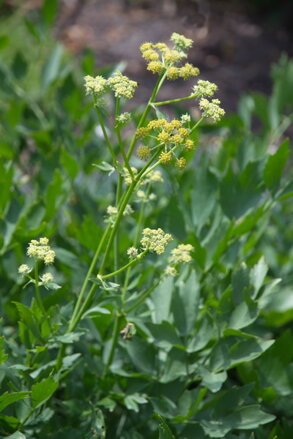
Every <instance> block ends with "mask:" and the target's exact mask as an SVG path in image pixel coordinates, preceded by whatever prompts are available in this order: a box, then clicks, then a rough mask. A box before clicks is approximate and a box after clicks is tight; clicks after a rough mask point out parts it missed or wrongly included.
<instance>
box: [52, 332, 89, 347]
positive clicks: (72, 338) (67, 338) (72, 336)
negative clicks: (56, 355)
mask: <svg viewBox="0 0 293 439" xmlns="http://www.w3.org/2000/svg"><path fill="white" fill-rule="evenodd" d="M84 334H85V333H84V332H70V333H69V334H64V335H59V336H58V337H56V340H58V341H60V342H61V343H65V344H71V343H74V342H76V341H79V339H80V337H81V336H82V335H84Z"/></svg>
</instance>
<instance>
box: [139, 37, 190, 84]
mask: <svg viewBox="0 0 293 439" xmlns="http://www.w3.org/2000/svg"><path fill="white" fill-rule="evenodd" d="M171 42H172V43H173V47H171V48H169V47H168V46H167V44H165V43H156V44H154V43H144V44H142V45H141V47H140V51H141V53H142V57H143V58H144V59H145V60H146V61H147V62H148V65H147V70H150V71H151V72H152V73H158V74H159V75H160V74H162V73H164V72H165V73H166V77H167V78H168V79H177V78H183V79H189V78H192V77H194V76H197V75H198V74H199V69H198V68H197V67H194V66H193V65H192V64H190V63H185V64H182V62H183V60H184V59H185V58H187V51H188V49H189V48H190V47H191V46H192V44H193V41H192V40H191V39H189V38H186V37H184V36H183V35H180V34H177V33H176V32H174V33H173V34H172V35H171Z"/></svg>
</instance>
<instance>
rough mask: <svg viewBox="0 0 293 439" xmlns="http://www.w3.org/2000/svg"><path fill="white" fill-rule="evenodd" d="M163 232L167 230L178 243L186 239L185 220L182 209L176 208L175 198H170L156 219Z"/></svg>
mask: <svg viewBox="0 0 293 439" xmlns="http://www.w3.org/2000/svg"><path fill="white" fill-rule="evenodd" d="M158 221H159V223H160V224H161V225H162V228H163V229H164V230H168V231H169V232H170V233H171V234H172V235H173V236H174V237H176V238H177V239H178V240H179V241H184V240H185V239H186V227H185V220H184V216H183V213H182V209H180V208H179V207H178V201H177V199H176V197H175V196H171V197H170V200H169V203H168V205H167V206H166V207H165V209H164V210H163V211H161V213H160V215H159V219H158Z"/></svg>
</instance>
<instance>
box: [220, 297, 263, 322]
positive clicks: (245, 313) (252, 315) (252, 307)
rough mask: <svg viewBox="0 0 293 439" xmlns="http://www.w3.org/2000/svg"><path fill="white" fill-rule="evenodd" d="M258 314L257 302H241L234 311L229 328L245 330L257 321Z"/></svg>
mask: <svg viewBox="0 0 293 439" xmlns="http://www.w3.org/2000/svg"><path fill="white" fill-rule="evenodd" d="M258 314H259V310H258V306H257V303H256V302H253V301H252V300H247V301H246V302H241V303H239V305H237V306H236V308H235V309H234V310H233V312H232V314H231V317H230V321H229V323H228V326H229V328H234V329H242V328H245V327H246V326H249V325H251V323H253V322H254V321H255V320H256V319H257V317H258Z"/></svg>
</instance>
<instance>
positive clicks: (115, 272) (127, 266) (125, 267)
mask: <svg viewBox="0 0 293 439" xmlns="http://www.w3.org/2000/svg"><path fill="white" fill-rule="evenodd" d="M147 252H148V250H144V251H143V252H142V253H140V254H139V255H138V256H137V257H136V258H135V259H133V260H131V261H130V262H128V264H125V265H123V267H121V268H119V269H118V270H116V271H113V272H112V273H109V274H105V275H104V276H100V277H101V279H102V280H104V279H109V278H110V277H113V276H116V275H117V274H120V273H122V272H123V271H125V270H127V269H128V268H130V267H133V266H134V265H136V264H138V262H139V261H140V260H141V259H142V258H143V257H144V256H145V254H146V253H147Z"/></svg>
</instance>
